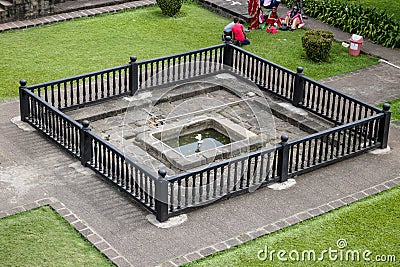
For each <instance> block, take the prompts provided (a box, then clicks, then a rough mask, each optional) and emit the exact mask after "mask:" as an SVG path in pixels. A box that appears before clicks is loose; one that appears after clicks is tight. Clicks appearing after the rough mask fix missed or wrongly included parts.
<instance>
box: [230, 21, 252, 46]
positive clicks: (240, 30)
mask: <svg viewBox="0 0 400 267" xmlns="http://www.w3.org/2000/svg"><path fill="white" fill-rule="evenodd" d="M243 23H244V22H243V21H242V20H240V21H239V22H237V23H235V25H233V27H232V41H233V43H234V44H238V45H239V46H242V45H249V44H250V40H249V39H247V37H246V34H245V33H244V26H243Z"/></svg>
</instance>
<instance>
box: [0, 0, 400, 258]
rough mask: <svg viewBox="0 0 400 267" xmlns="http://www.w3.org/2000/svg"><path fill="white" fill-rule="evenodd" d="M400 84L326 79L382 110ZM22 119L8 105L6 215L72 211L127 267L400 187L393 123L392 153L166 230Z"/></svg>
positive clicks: (353, 76)
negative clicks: (19, 122)
mask: <svg viewBox="0 0 400 267" xmlns="http://www.w3.org/2000/svg"><path fill="white" fill-rule="evenodd" d="M146 2H147V1H146ZM215 2H216V1H215ZM225 2H227V1H225ZM110 8H111V7H110ZM311 22H312V19H309V20H308V23H309V24H310V25H312V23H311ZM313 23H314V22H313ZM315 23H317V22H315ZM335 34H336V33H335ZM337 36H338V35H337ZM364 47H368V46H367V45H365V46H364ZM372 52H373V53H374V54H376V55H379V56H382V57H383V58H385V59H387V60H389V61H390V62H392V63H397V62H400V56H399V53H398V50H390V49H387V48H383V47H380V46H378V47H377V48H376V49H374V50H373V51H372ZM386 55H391V56H393V58H390V57H389V56H386ZM399 80H400V70H399V69H397V68H396V67H393V66H392V65H389V64H386V63H381V64H379V65H377V66H373V67H370V68H367V69H365V70H362V71H358V72H354V73H349V74H344V75H340V76H336V77H332V78H330V79H325V80H324V82H325V83H327V84H329V85H330V86H331V87H333V88H336V89H339V90H343V91H345V92H346V93H348V94H350V95H354V96H356V97H359V98H362V99H363V100H365V101H369V102H372V103H377V102H381V101H382V100H386V99H390V98H400V92H399V88H400V87H399ZM18 115H19V110H18V99H10V100H6V101H1V102H0V132H1V133H2V134H1V137H0V217H3V216H6V215H7V214H13V213H15V212H18V211H21V210H24V209H26V208H22V207H34V206H38V205H40V204H46V203H50V204H52V205H54V206H56V209H58V210H59V211H60V210H61V212H62V210H63V207H64V208H65V209H66V211H64V212H69V213H68V214H67V215H66V216H68V215H69V214H72V215H71V216H70V217H69V218H72V219H71V221H72V220H74V222H73V223H74V224H76V225H77V226H78V227H77V228H80V229H81V230H82V231H86V232H87V234H86V235H85V236H87V237H88V239H89V240H91V241H92V242H93V243H94V244H96V246H97V247H99V249H100V250H103V251H104V252H105V253H106V255H107V256H108V257H109V258H111V259H113V261H114V262H115V263H117V264H118V265H119V266H129V265H133V266H154V265H157V264H161V263H164V264H163V265H164V266H176V265H179V264H181V263H184V262H187V261H190V260H194V259H197V258H200V257H202V256H206V255H209V254H210V253H213V252H215V251H219V250H222V249H226V248H228V247H230V246H234V245H237V244H239V243H241V242H244V241H247V240H249V239H252V238H255V237H257V236H260V235H263V234H266V233H269V232H272V231H275V230H277V229H280V228H282V227H285V226H287V225H291V224H294V223H297V222H299V221H301V220H304V219H307V218H310V217H313V216H316V215H319V214H322V213H324V212H327V211H329V210H331V209H333V208H337V207H339V206H342V205H345V204H346V203H350V202H353V201H355V200H358V199H361V198H363V197H365V196H367V195H371V194H374V193H377V192H379V191H382V190H385V189H387V188H390V187H393V186H396V185H398V184H400V178H398V177H400V171H399V169H398V166H399V164H400V138H399V136H400V128H399V127H398V126H396V125H395V124H392V127H391V129H390V139H389V145H390V147H391V151H390V152H389V153H387V154H373V153H366V154H363V155H361V156H358V157H356V158H352V159H348V160H345V161H343V162H340V163H337V164H334V165H331V166H328V167H326V168H323V169H320V170H317V171H314V172H312V173H308V174H305V175H302V176H300V177H297V178H296V181H297V184H296V185H295V186H294V187H292V188H290V189H288V190H285V191H273V190H270V189H268V188H263V189H260V190H258V191H256V192H254V193H251V194H247V195H242V196H239V197H235V198H232V199H229V200H228V201H222V202H220V203H218V204H214V205H211V206H209V207H207V208H201V209H198V210H196V211H193V212H191V213H189V214H188V215H187V217H188V220H187V221H186V222H185V223H183V224H182V225H179V226H177V227H173V228H169V229H162V228H157V227H155V226H153V225H152V224H150V223H149V222H148V221H147V220H146V218H145V217H146V215H148V213H147V212H146V211H144V210H142V209H140V208H138V206H137V205H135V204H134V203H132V202H130V201H129V200H128V199H127V198H125V197H124V196H122V195H121V194H119V193H118V192H117V191H116V190H115V189H113V188H112V187H111V186H109V185H108V184H107V183H105V182H104V181H102V180H101V178H100V177H99V176H97V175H95V174H94V173H92V172H91V171H90V170H88V169H85V168H83V167H81V166H80V164H79V162H77V161H76V160H75V159H73V158H71V157H70V156H69V155H67V154H66V153H65V152H63V151H61V150H59V149H58V147H57V146H56V145H54V144H53V143H50V142H49V141H47V140H46V139H45V138H44V137H43V136H42V135H40V134H39V133H37V132H35V131H31V130H29V129H30V128H27V129H25V130H24V129H20V128H19V127H17V126H16V125H15V124H13V123H12V122H11V119H12V118H15V117H17V116H18ZM78 230H79V229H78ZM377 234H379V233H377ZM342 238H346V237H345V236H344V237H342ZM332 242H335V240H332ZM263 248H264V247H262V248H261V249H263ZM256 253H257V251H254V255H253V256H254V257H255V256H256Z"/></svg>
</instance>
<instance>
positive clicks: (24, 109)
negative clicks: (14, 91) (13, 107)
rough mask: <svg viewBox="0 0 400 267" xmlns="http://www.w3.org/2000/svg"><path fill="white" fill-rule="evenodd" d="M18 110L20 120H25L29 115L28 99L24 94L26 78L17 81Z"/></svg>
mask: <svg viewBox="0 0 400 267" xmlns="http://www.w3.org/2000/svg"><path fill="white" fill-rule="evenodd" d="M19 84H20V86H19V112H20V114H21V121H23V122H27V121H28V120H27V119H26V118H27V117H28V116H29V100H28V97H27V95H26V92H25V89H26V80H20V81H19Z"/></svg>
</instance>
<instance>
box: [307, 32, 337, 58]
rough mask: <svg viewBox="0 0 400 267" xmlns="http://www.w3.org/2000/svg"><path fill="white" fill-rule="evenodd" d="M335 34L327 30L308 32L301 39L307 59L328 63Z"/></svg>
mask: <svg viewBox="0 0 400 267" xmlns="http://www.w3.org/2000/svg"><path fill="white" fill-rule="evenodd" d="M333 37H334V35H333V33H332V32H331V31H326V30H308V31H306V32H305V34H304V35H303V37H302V38H301V44H302V46H303V48H304V50H305V51H306V55H307V57H308V58H309V59H310V60H312V61H316V62H321V61H326V60H327V59H328V56H329V51H331V48H332V42H333Z"/></svg>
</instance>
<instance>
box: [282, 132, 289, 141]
mask: <svg viewBox="0 0 400 267" xmlns="http://www.w3.org/2000/svg"><path fill="white" fill-rule="evenodd" d="M288 140H289V136H287V135H286V134H283V135H281V141H282V143H286V142H287V141H288Z"/></svg>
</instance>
